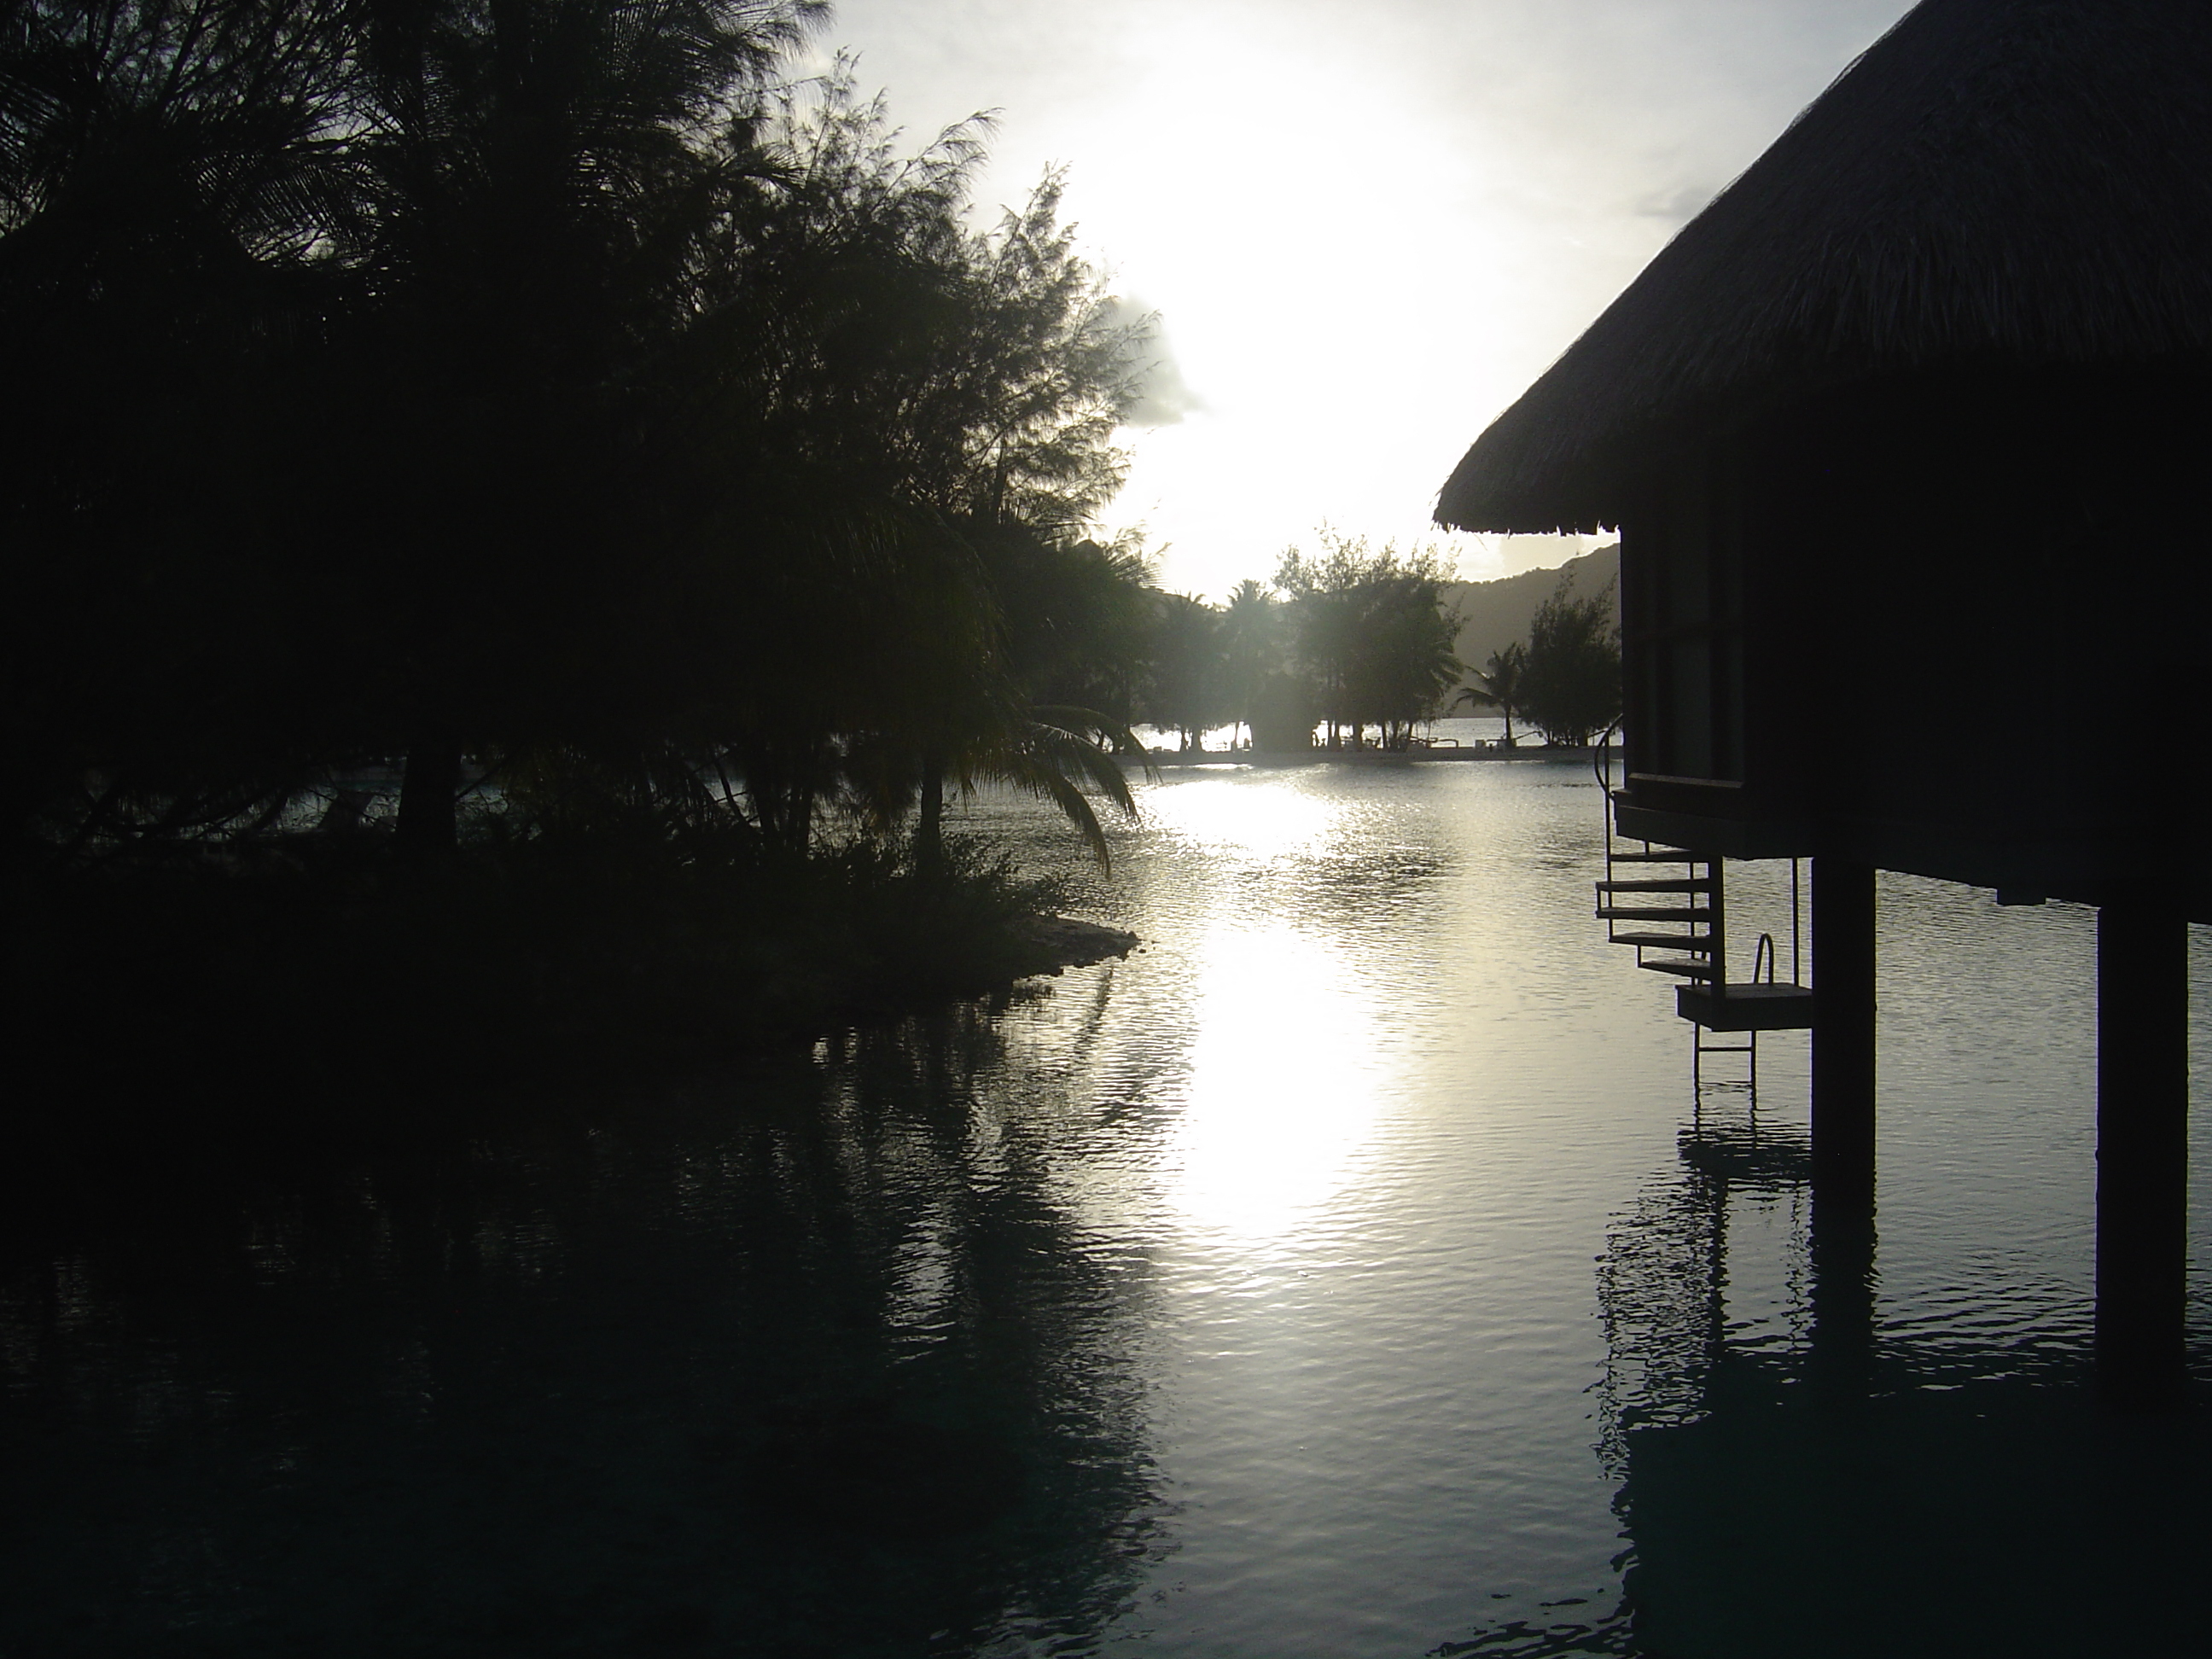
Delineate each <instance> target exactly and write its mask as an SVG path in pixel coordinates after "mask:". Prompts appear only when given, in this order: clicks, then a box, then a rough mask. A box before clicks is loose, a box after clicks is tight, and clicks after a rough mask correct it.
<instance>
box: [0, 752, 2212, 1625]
mask: <svg viewBox="0 0 2212 1659" xmlns="http://www.w3.org/2000/svg"><path fill="white" fill-rule="evenodd" d="M1143 799H1144V805H1145V807H1146V818H1145V821H1144V822H1143V823H1142V824H1140V825H1138V826H1135V827H1132V828H1128V829H1120V830H1117V831H1116V832H1115V845H1116V852H1117V868H1116V871H1115V874H1114V876H1113V877H1112V878H1111V879H1110V880H1106V879H1101V878H1097V876H1096V875H1095V874H1093V873H1089V872H1085V871H1084V870H1083V869H1082V867H1081V866H1079V864H1077V863H1076V862H1075V860H1074V858H1073V853H1072V851H1071V849H1070V848H1069V846H1068V844H1067V841H1066V836H1065V834H1064V832H1063V831H1061V830H1060V829H1057V828H1056V827H1055V826H1054V823H1053V822H1052V821H1051V819H1050V818H1049V817H1048V815H1047V814H1046V813H1045V812H1044V811H1042V810H1041V809H1037V808H1035V807H1033V806H1031V805H1030V804H1028V803H1026V802H1018V801H999V800H986V801H981V802H978V803H976V804H975V806H974V807H973V808H972V810H971V811H970V814H969V816H970V817H971V819H972V820H973V821H974V823H975V825H976V826H977V827H987V828H989V829H993V830H994V832H996V833H999V834H1000V835H1003V836H1008V837H1011V839H1012V842H1014V843H1015V845H1016V846H1017V847H1018V848H1019V849H1020V850H1021V851H1022V852H1023V854H1024V856H1025V857H1026V858H1028V859H1029V860H1031V861H1033V862H1035V863H1036V864H1039V865H1042V866H1050V867H1053V868H1055V869H1059V870H1061V871H1063V872H1065V874H1066V878H1067V879H1068V882H1069V884H1070V893H1069V905H1068V908H1071V909H1073V910H1075V911H1076V912H1077V913H1079V914H1085V915H1094V916H1097V917H1098V918H1100V919H1102V920H1105V921H1112V922H1115V923H1116V924H1119V925H1123V926H1127V927H1131V928H1133V929H1134V930H1135V931H1137V932H1138V933H1140V934H1141V935H1142V936H1143V937H1144V939H1145V941H1146V943H1145V946H1144V948H1143V950H1142V951H1139V953H1137V954H1135V955H1133V956H1131V957H1128V958H1127V959H1126V960H1124V961H1121V962H1116V963H1105V964H1102V965H1100V966H1098V967H1096V968H1090V969H1076V970H1071V971H1070V972H1068V973H1066V974H1065V975H1060V976H1059V977H1057V978H1055V979H1052V980H1048V981H1040V982H1038V983H1037V984H1036V986H1034V987H1030V990H1029V991H1028V992H1027V993H1026V994H1023V995H1021V996H1018V997H1017V998H1016V999H1015V1000H1012V1002H1011V1003H1009V1004H1008V1005H1007V1006H1004V1007H1003V1008H999V1009H985V1008H974V1009H969V1010H964V1011H962V1012H959V1013H957V1014H954V1015H950V1016H946V1017H944V1018H937V1019H933V1020H927V1021H915V1022H909V1023H908V1024H905V1025H903V1026H901V1027H899V1028H896V1029H895V1030H872V1031H861V1032H853V1033H846V1034H843V1035H841V1036H838V1037H837V1038H836V1039H835V1040H833V1041H829V1042H824V1043H823V1044H822V1045H820V1046H819V1047H818V1048H817V1049H816V1050H815V1052H814V1053H812V1054H796V1055H791V1056H787V1057H784V1058H781V1059H777V1060H769V1061H761V1062H755V1063H748V1064H744V1065H739V1066H731V1067H728V1068H726V1069H725V1070H723V1071H720V1072H719V1073H715V1074H713V1075H710V1076H705V1077H702V1078H699V1079H696V1080H694V1081H693V1082H691V1083H690V1084H689V1085H686V1086H684V1087H683V1088H681V1089H677V1090H672V1091H671V1090H666V1089H655V1090H651V1091H644V1090H641V1091H635V1092H634V1093H632V1094H629V1095H622V1096H608V1097H594V1096H591V1095H589V1094H586V1095H584V1096H582V1097H579V1098H574V1099H562V1100H561V1101H558V1102H553V1103H548V1104H547V1107H546V1109H545V1110H544V1112H542V1113H540V1114H538V1116H537V1121H533V1122H530V1123H529V1124H528V1125H527V1127H516V1128H513V1129H512V1130H507V1131H498V1132H485V1133H474V1134H472V1135H471V1136H469V1137H466V1138H462V1139H454V1140H453V1141H450V1142H447V1143H443V1144H439V1145H431V1146H418V1145H407V1146H391V1147H385V1148H380V1149H377V1150H375V1151H374V1152H362V1153H360V1154H358V1155H357V1156H354V1157H351V1158H349V1159H345V1160H341V1161H339V1162H337V1163H335V1164H333V1163H331V1162H328V1161H324V1162H319V1163H316V1164H313V1166H312V1167H304V1168H295V1167H292V1166H289V1165H286V1164H282V1163H279V1164H276V1165H274V1166H265V1167H257V1168H254V1169H252V1170H224V1171H207V1170H202V1171H189V1172H188V1171H182V1170H179V1171H177V1172H174V1174H173V1176H167V1175H164V1174H163V1173H162V1172H159V1171H155V1172H152V1173H150V1174H149V1172H148V1171H147V1170H143V1168H142V1169H137V1170H133V1171H132V1172H131V1174H130V1175H129V1176H127V1177H125V1176H120V1175H118V1176H115V1177H113V1180H114V1182H115V1183H116V1184H115V1188H114V1190H112V1191H108V1190H106V1189H105V1188H103V1186H102V1182H103V1180H105V1179H106V1177H105V1176H103V1175H102V1173H101V1172H100V1170H96V1169H95V1170H79V1171H76V1172H75V1173H73V1174H72V1175H71V1176H70V1177H69V1179H68V1180H67V1181H66V1182H62V1183H61V1187H62V1188H64V1189H65V1191H66V1194H67V1195H68V1197H67V1201H66V1202H60V1201H57V1202H55V1203H52V1204H50V1205H45V1206H33V1209H31V1210H30V1211H27V1212H23V1213H20V1214H18V1215H17V1216H15V1218H12V1220H11V1223H10V1225H9V1231H8V1233H7V1237H6V1255H5V1258H4V1261H0V1269H4V1274H5V1278H4V1286H3V1288H4V1292H5V1302H4V1305H0V1337H4V1348H0V1361H4V1371H0V1379H4V1383H5V1390H6V1392H5V1399H4V1406H5V1411H6V1418H5V1425H4V1437H0V1457H4V1464H0V1467H4V1468H5V1470H6V1476H7V1487H8V1490H9V1494H10V1497H9V1503H8V1504H7V1505H6V1515H5V1519H4V1522H0V1526H4V1528H5V1532H6V1535H5V1538H4V1541H0V1655H6V1656H9V1659H32V1656H46V1655H71V1656H75V1655H87V1656H92V1655H98V1656H130V1655H139V1654H145V1655H163V1656H167V1655H196V1656H197V1655H209V1656H212V1655H239V1656H264V1655H267V1656H276V1655H303V1654H313V1655H316V1656H319V1659H339V1656H356V1655H359V1656H370V1655H375V1656H390V1655H398V1654H409V1655H417V1654H419V1655H439V1656H444V1655H453V1656H463V1655H466V1656H472V1659H473V1656H507V1655H512V1656H536V1655H551V1654H589V1655H606V1656H617V1655H647V1654H652V1655H659V1654H669V1655H709V1654H732V1655H762V1656H814V1655H818V1656H836V1659H878V1656H880V1659H902V1656H916V1659H920V1656H954V1655H978V1656H992V1659H1002V1656H1003V1659H1012V1656H1030V1655H1044V1654H1054V1655H1084V1654H1094V1653H1095V1654H1106V1655H1118V1654H1124V1653H1127V1654H1131V1655H1137V1654H1150V1655H1156V1656H1170V1655H1172V1656H1209V1659H1212V1656H1221V1659H1305V1656H1314V1659H1321V1656H1331V1659H1336V1656H1414V1655H1425V1654H1453V1653H1469V1654H1480V1655H1493V1654H1504V1655H1513V1656H1535V1655H1541V1654H1565V1653H1583V1652H1592V1653H1617V1654H1630V1653H1646V1654H1650V1655H1652V1656H1655V1659H1705V1656H1711V1659H1737V1656H1742V1659H1754V1656H1756V1659H1765V1656H1773V1655H1778V1654H1790V1655H1793V1656H1826V1655H1837V1656H1844V1655H1850V1656H1866V1655H1872V1654H1881V1655H1883V1656H1912V1655H1930V1656H1934V1655H1942V1656H1946V1659H1960V1656H1975V1655H1982V1654H1988V1655H2018V1654H2024V1653H2037V1654H2045V1653H2048V1654H2082V1655H2106V1654H2111V1655H2118V1654H2128V1655H2136V1654H2142V1655H2152V1654H2158V1655H2164V1654H2169V1653H2171V1654H2176V1655H2179V1654H2184V1653H2196V1652H2201V1651H2203V1650H2204V1644H2206V1642H2207V1639H2208V1630H2207V1623H2208V1621H2207V1619H2206V1615H2205V1613H2203V1608H2202V1597H2201V1594H2200V1580H2201V1563H2202V1559H2203V1553H2204V1549H2205V1546H2206V1544H2207V1541H2208V1532H2212V1528H2208V1523H2207V1517H2206V1506H2207V1501H2208V1494H2212V1479H2208V1477H2212V1456H2208V1452H2209V1451H2212V1434H2208V1430H2207V1421H2208V1417H2207V1412H2208V1407H2212V1298H2208V1295H2207V1292H2208V1291H2212V1226H2208V1225H2207V1221H2206V1218H2207V1217H2208V1216H2212V1158H2207V1156H2206V1155H2205V1152H2203V1151H2202V1150H2200V1152H2199V1153H2198V1155H2197V1176H2196V1182H2195V1186H2194V1194H2195V1198H2196V1205H2195V1213H2196V1216H2197V1222H2196V1225H2195V1229H2194V1233H2195V1237H2194V1242H2193V1243H2192V1251H2193V1255H2192V1286H2193V1301H2192V1320H2191V1341H2192V1360H2193V1365H2194V1371H2193V1375H2194V1378H2195V1381H2194V1383H2193V1385H2192V1386H2193V1388H2194V1389H2195V1395H2194V1403H2193V1406H2192V1409H2191V1412H2190V1413H2188V1414H2187V1415H2185V1416H2183V1417H2181V1418H2178V1419H2147V1420H2130V1419H2112V1418H2108V1417H2106V1416H2103V1415H2100V1413H2098V1412H2097V1411H2096V1410H2095V1409H2094V1408H2093V1404H2092V1402H2091V1399H2090V1396H2089V1392H2088V1383H2089V1369H2088V1344H2089V1334H2090V1312H2091V1309H2090V1273H2091V1255H2090V1245H2091V1225H2092V1198H2093V1181H2094V1164H2093V1133H2092V1130H2093V1121H2092V1082H2093V1058H2094V1047H2093V1045H2094V1023H2093V996H2092V989H2093V915H2091V914H2090V913H2088V912H2087V911H2083V910H2080V909H2075V908H2069V907H2065V906H2058V905H2052V906H2046V907H2043V908H2034V909H1999V908H1997V907H1996V905H1995V903H1994V902H1993V900H1992V898H1991V896H1990V895H1989V894H1987V893H1978V892H1972V891H1968V890H1960V889H1956V888H1949V887H1945V886H1942V885H1939V884H1934V883H1929V882H1923V881H1919V880H1916V879H1912V878H1905V877H1893V876H1885V877H1883V878H1881V889H1880V902H1881V933H1880V949H1881V973H1882V981H1881V985H1882V1010H1881V1048H1882V1054H1881V1065H1882V1078H1883V1081H1882V1091H1883V1092H1882V1133H1881V1195H1880V1211H1879V1243H1878V1248H1877V1249H1876V1252H1875V1257H1874V1261H1873V1267H1872V1274H1871V1283H1870V1285H1869V1286H1868V1289H1867V1291H1866V1295H1867V1297H1868V1299H1869V1316H1870V1320H1871V1340H1870V1342H1864V1343H1860V1344H1858V1345H1857V1346H1852V1345H1850V1344H1848V1343H1847V1344H1846V1345H1845V1351H1844V1352H1842V1353H1840V1355H1839V1354H1838V1352H1835V1351H1834V1350H1835V1343H1834V1342H1833V1341H1832V1340H1827V1339H1826V1338H1824V1337H1823V1336H1822V1335H1821V1334H1820V1333H1819V1332H1816V1330H1815V1327H1814V1321H1813V1319H1812V1316H1811V1307H1812V1273H1811V1268H1810V1265H1809V1261H1810V1256H1809V1250H1810V1243H1809V1231H1810V1223H1811V1203H1810V1198H1809V1194H1808V1186H1807V1180H1806V1176H1807V1170H1806V1146H1807V1141H1806V1117H1807V1113H1806V1094H1807V1089H1806V1065H1805V1061H1806V1050H1805V1041H1804V1039H1803V1037H1802V1036H1790V1035H1781V1036H1770V1037H1768V1038H1766V1039H1765V1040H1764V1041H1763V1043H1762V1048H1761V1052H1760V1054H1759V1090H1758V1092H1757V1095H1756V1097H1753V1095H1752V1094H1751V1093H1750V1091H1747V1089H1745V1088H1744V1087H1742V1086H1741V1081H1742V1079H1744V1077H1745V1068H1744V1062H1743V1059H1742V1057H1741V1056H1735V1055H1721V1056H1716V1057H1709V1058H1708V1060H1706V1063H1705V1085H1706V1086H1705V1088H1704V1089H1703V1090H1701V1091H1699V1090H1693V1087H1692V1075H1691V1054H1690V1043H1691V1037H1690V1033H1689V1030H1688V1028H1687V1027H1686V1026H1684V1025H1682V1024H1680V1023H1679V1022H1677V1021H1676V1020H1675V1019H1674V1018H1673V1017H1672V1012H1671V1005H1672V997H1671V993H1670V991H1669V990H1668V985H1669V984H1670V983H1671V981H1665V980H1663V979H1662V978H1661V977H1660V976H1659V975H1653V974H1649V973H1642V972H1638V970H1637V969H1635V967H1634V966H1633V965H1632V962H1631V961H1630V960H1628V957H1629V953H1628V952H1626V951H1620V950H1609V949H1608V948H1607V946H1606V945H1605V944H1604V943H1603V940H1602V931H1603V930H1602V927H1601V924H1599V923H1596V922H1595V921H1592V919H1591V916H1590V909H1591V902H1590V886H1589V884H1590V882H1591V880H1592V879H1593V878H1595V877H1597V876H1598V875H1600V874H1601V869H1600V867H1599V866H1600V862H1601V836H1602V828H1601V819H1600V816H1599V799H1600V798H1599V793H1598V790H1597V787H1596V785H1595V781H1594V780H1593V778H1592V777H1591V775H1590V774H1589V771H1588V769H1586V768H1585V767H1583V766H1580V765H1575V764H1559V763H1547V762H1546V761H1544V760H1543V759H1541V757H1530V758H1528V759H1523V760H1516V761H1512V762H1510V763H1468V764H1459V765H1443V764H1437V765H1427V766H1418V765H1417V766H1403V767H1387V768H1381V767H1347V766H1332V765H1324V766H1315V767H1306V768H1300V769H1286V770H1273V771H1271V770H1263V769H1250V768H1242V767H1231V766H1224V767H1221V768H1218V769H1178V770H1176V771H1173V772H1170V773H1169V774H1167V775H1165V776H1164V778H1163V779H1162V781H1159V782H1158V783H1157V784H1154V785H1152V786H1150V787H1146V789H1145V790H1144V791H1143ZM1731 878H1732V882H1733V885H1732V887H1731V892H1730V902H1731V907H1732V913H1733V914H1734V915H1735V916H1736V917H1737V919H1738V925H1739V927H1741V925H1742V923H1743V922H1744V921H1747V920H1748V921H1751V922H1753V925H1755V926H1756V927H1764V928H1766V929H1768V930H1770V931H1772V932H1774V933H1777V935H1778V937H1779V938H1780V939H1781V940H1782V941H1783V944H1784V965H1785V969H1786V966H1787V949H1788V945H1787V941H1788V937H1789V931H1788V930H1789V904H1788V879H1789V872H1788V869H1787V866H1734V867H1732V870H1731ZM2191 943H2192V946H2193V947H2194V949H2195V955H2196V979H2197V984H2198V985H2199V986H2200V987H2208V986H2212V948H2208V947H2212V939H2208V938H2207V937H2206V936H2204V935H2203V933H2201V932H2200V933H2197V934H2196V935H2195V936H2194V937H2192V941H2191ZM2197 1006H2198V1010H2199V1012H2198V1025H2197V1029H2198V1030H2199V1031H2200V1032H2205V1031H2207V1030H2208V1028H2212V1020H2208V1018H2207V1011H2206V1009H2205V1006H2204V1004H2203V1000H2202V998H2201V996H2200V1000H2199V1003H2198V1005H2197ZM2197 1054H2198V1055H2199V1057H2200V1072H2201V1068H2202V1063H2203V1060H2206V1059H2212V1043H2206V1042H2198V1043H2197ZM2207 1081H2208V1080H2207V1079H2205V1078H2203V1076H2202V1075H2200V1077H2199V1079H2198V1087H2197V1096H2196V1097H2197V1099H2199V1100H2204V1099H2207V1098H2212V1095H2208V1092H2207V1086H2206V1085H2207ZM302 1088H303V1094H304V1095H307V1096H309V1097H311V1096H312V1090H313V1079H303V1083H302ZM2194 1127H2195V1140H2196V1144H2197V1146H2198V1147H2199V1148H2200V1149H2203V1148H2204V1147H2206V1146H2207V1145H2208V1142H2209V1141H2212V1123H2208V1121H2207V1114H2206V1113H2205V1112H2203V1110H2201V1109H2200V1111H2199V1112H2198V1114H2197V1121H2196V1124H2195V1126H2194Z"/></svg>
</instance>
